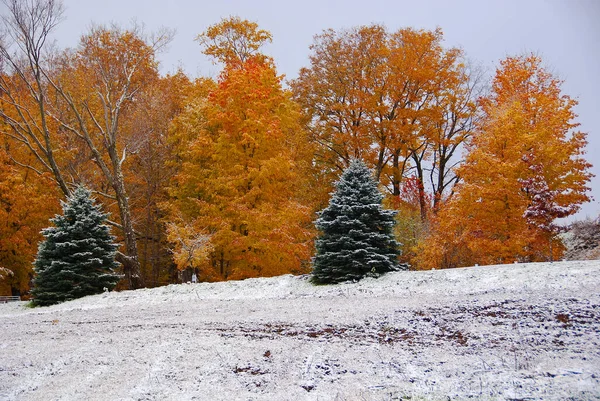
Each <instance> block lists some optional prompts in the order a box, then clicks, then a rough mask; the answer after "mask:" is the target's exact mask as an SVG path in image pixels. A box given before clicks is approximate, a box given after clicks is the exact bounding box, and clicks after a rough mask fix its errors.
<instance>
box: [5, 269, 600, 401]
mask: <svg viewBox="0 0 600 401" xmlns="http://www.w3.org/2000/svg"><path fill="white" fill-rule="evenodd" d="M469 398H470V399H477V400H487V399H501V400H505V399H506V400H565V399H572V400H591V399H600V261H588V262H562V263H554V264H519V265H504V266H485V267H473V268H465V269H454V270H444V271H426V272H397V273H393V274H389V275H387V276H384V277H382V278H380V279H377V280H375V279H366V280H364V281H362V282H360V283H355V284H341V285H335V286H322V287H314V286H312V285H311V284H309V283H308V282H307V277H293V276H281V277H276V278H269V279H252V280H245V281H237V282H227V283H214V284H183V285H171V286H168V287H162V288H157V289H147V290H138V291H128V292H120V293H116V292H113V293H105V294H102V295H98V296H93V297H87V298H84V299H80V300H76V301H72V302H67V303H65V304H61V305H56V306H53V307H47V308H36V309H28V308H26V307H25V304H24V303H13V304H0V400H193V399H195V400H396V399H401V400H404V399H411V400H430V399H431V400H436V399H439V400H448V399H451V400H455V399H469Z"/></svg>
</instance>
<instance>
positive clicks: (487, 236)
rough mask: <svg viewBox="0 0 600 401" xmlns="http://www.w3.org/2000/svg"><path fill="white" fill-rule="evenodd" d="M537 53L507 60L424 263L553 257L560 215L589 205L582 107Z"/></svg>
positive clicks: (556, 254) (487, 100)
mask: <svg viewBox="0 0 600 401" xmlns="http://www.w3.org/2000/svg"><path fill="white" fill-rule="evenodd" d="M560 85H561V82H560V81H559V80H558V79H556V78H555V77H554V76H552V74H550V73H549V72H548V71H547V70H546V69H545V68H543V66H542V61H541V59H540V58H539V57H537V56H533V55H530V56H522V57H510V58H507V59H505V60H503V61H502V62H501V66H500V68H499V69H498V70H497V72H496V76H495V79H494V82H493V86H492V93H491V95H490V96H489V97H487V98H484V99H482V101H481V103H482V106H483V110H484V112H485V118H484V119H483V121H482V122H481V125H480V129H479V132H478V133H477V134H476V135H475V136H474V137H473V140H472V142H471V143H470V145H469V148H468V154H467V157H466V162H465V164H464V165H463V166H462V167H461V168H460V169H459V175H460V177H461V179H462V182H461V183H460V184H459V186H458V188H457V192H456V194H455V196H454V197H453V198H452V199H451V200H450V201H449V203H448V204H447V205H446V206H445V207H444V209H443V210H442V211H441V212H440V213H439V215H438V216H437V219H436V224H435V230H434V233H432V235H431V236H430V237H429V238H428V240H426V241H425V242H424V244H423V247H422V250H423V254H422V255H421V257H420V258H419V261H420V266H421V267H423V268H427V267H457V266H466V265H471V264H474V263H479V264H493V263H511V262H513V261H541V260H553V259H556V258H557V257H559V256H560V255H561V252H562V248H561V245H560V241H558V239H557V238H556V235H557V233H558V232H559V229H558V227H557V226H556V225H555V224H554V220H555V219H557V218H562V217H567V216H570V215H572V214H574V213H575V212H577V210H578V209H579V205H581V203H583V202H586V201H588V200H589V198H588V196H587V195H586V191H587V190H588V188H587V186H586V185H587V183H588V182H589V179H590V177H591V173H590V172H589V171H588V170H589V167H590V164H589V163H588V162H586V161H585V159H584V158H583V153H584V147H585V145H586V140H585V137H586V135H585V134H584V133H582V132H579V131H577V130H576V128H577V126H578V124H577V123H575V122H574V119H575V118H576V115H575V113H574V112H573V107H574V106H575V105H576V104H577V103H576V101H575V100H573V99H571V98H570V97H569V96H566V95H563V94H562V93H561V90H560Z"/></svg>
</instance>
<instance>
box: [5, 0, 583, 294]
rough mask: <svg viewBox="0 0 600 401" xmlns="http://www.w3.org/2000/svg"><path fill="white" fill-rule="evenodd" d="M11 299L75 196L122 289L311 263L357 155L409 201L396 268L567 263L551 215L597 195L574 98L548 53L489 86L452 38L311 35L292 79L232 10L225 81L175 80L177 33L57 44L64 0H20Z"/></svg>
mask: <svg viewBox="0 0 600 401" xmlns="http://www.w3.org/2000/svg"><path fill="white" fill-rule="evenodd" d="M5 4H6V6H7V7H6V8H7V11H6V15H4V16H3V24H4V28H5V30H4V32H5V34H4V36H3V37H2V38H1V41H0V63H1V65H0V67H1V71H0V118H1V123H0V138H1V141H2V142H1V144H2V148H1V150H0V170H1V174H0V267H2V268H3V270H0V274H2V278H1V279H0V290H2V291H11V290H12V292H19V291H27V289H28V287H29V282H30V279H31V276H32V262H33V259H34V258H35V254H36V249H37V243H38V241H39V240H40V239H41V236H40V234H39V231H40V230H41V229H42V228H43V227H46V226H48V219H49V218H50V217H52V216H53V215H54V214H55V213H56V212H58V211H59V210H60V207H59V202H60V200H61V199H66V198H67V197H70V196H71V195H72V192H73V191H74V190H75V188H77V187H78V186H79V185H80V184H83V185H85V186H87V187H88V188H91V189H92V191H93V194H94V196H95V197H97V199H98V200H99V201H101V203H102V204H103V207H104V210H106V211H108V212H110V216H111V217H110V220H109V221H108V223H109V224H110V225H111V226H112V228H113V232H114V234H115V235H116V236H117V240H118V242H119V243H120V244H121V246H120V247H119V250H118V251H117V253H116V259H117V261H118V262H119V263H120V265H121V269H122V272H123V275H124V279H123V280H121V282H120V284H119V286H120V288H139V287H143V286H156V285H163V284H167V283H170V282H175V281H176V280H177V274H178V271H180V270H183V269H193V270H194V271H196V273H197V275H198V276H199V279H200V280H204V281H214V280H227V279H241V278H247V277H258V276H274V275H279V274H284V273H294V274H299V273H306V272H308V271H310V270H311V268H312V266H311V258H312V256H313V255H314V241H315V238H316V236H317V233H318V231H317V230H316V228H315V226H314V220H315V218H316V212H317V211H319V210H322V209H324V208H325V207H326V206H327V204H328V201H329V194H330V193H331V191H332V190H333V183H334V182H335V181H336V180H337V179H338V178H339V177H340V174H341V173H342V171H343V170H344V169H346V168H347V167H348V166H349V165H350V163H351V162H352V161H353V160H355V159H360V160H362V161H363V162H364V163H365V164H366V166H368V167H369V168H370V169H371V170H372V172H373V176H374V179H375V182H376V183H377V184H378V185H379V187H380V189H381V190H382V191H383V193H384V194H385V199H384V202H385V203H386V205H387V206H388V207H390V208H393V209H396V210H397V211H398V213H397V214H396V217H395V220H396V229H395V236H396V239H397V241H398V242H400V243H401V244H402V247H401V249H402V254H401V255H400V261H401V262H406V263H409V264H410V265H411V268H414V269H422V268H434V267H435V268H448V267H458V266H466V265H470V264H474V263H479V264H489V263H510V262H513V261H539V260H551V259H556V258H559V257H560V255H561V253H562V251H563V247H562V244H561V243H560V241H559V239H558V237H557V234H558V232H559V229H560V228H559V227H558V226H557V225H556V222H555V221H556V219H557V218H561V217H566V216H569V215H572V214H574V213H575V212H576V211H577V210H578V208H579V205H581V204H582V203H584V202H586V201H588V200H589V199H588V197H587V195H586V191H587V190H588V188H587V185H588V183H589V180H590V177H591V173H590V172H589V167H590V164H589V163H588V162H587V161H586V160H585V158H584V150H585V144H586V134H585V133H582V132H579V131H578V130H577V125H578V124H577V123H576V115H575V113H574V111H573V108H574V106H575V105H576V101H575V100H573V99H572V98H570V97H569V96H567V95H565V94H563V93H562V91H561V82H560V81H559V80H558V79H557V78H556V77H555V76H553V75H552V74H551V73H550V72H548V70H547V69H546V68H545V67H544V66H543V61H542V60H541V58H540V57H538V56H536V55H530V54H527V55H522V56H516V57H508V58H506V59H505V60H503V61H501V62H500V64H499V66H498V68H497V70H496V74H495V76H494V77H493V79H492V81H491V82H487V81H486V80H485V79H484V77H483V74H482V73H481V72H480V71H478V69H476V68H473V67H472V66H471V65H470V64H469V62H468V61H467V58H466V56H465V54H464V52H463V51H462V50H460V49H457V48H447V47H445V46H444V45H443V32H442V30H441V29H436V30H433V31H429V30H417V29H413V28H402V29H399V30H397V31H395V32H390V31H388V30H387V29H386V28H385V27H384V26H381V25H370V26H361V27H355V28H350V29H346V30H339V31H334V30H326V31H324V32H323V33H321V34H319V35H317V36H315V39H314V43H313V44H312V46H311V47H310V50H309V51H310V63H309V66H307V67H305V68H302V69H301V70H300V72H299V75H298V77H297V78H296V79H294V80H291V81H290V82H287V83H286V82H284V78H283V77H282V76H281V75H279V74H278V73H277V70H276V68H275V62H274V60H273V59H272V58H271V57H269V56H267V55H265V54H264V53H262V51H261V48H262V45H264V44H265V43H267V42H269V41H271V39H272V38H271V34H270V33H269V32H267V31H265V30H262V29H260V28H259V26H258V25H257V24H256V23H253V22H250V21H246V20H243V19H240V18H238V17H229V18H225V19H223V20H222V21H220V22H219V23H217V24H215V25H213V26H211V27H209V28H208V29H207V30H206V31H205V32H203V33H201V34H199V35H198V37H197V41H198V42H199V44H200V46H201V49H202V51H203V52H204V53H205V54H206V55H207V56H209V57H211V58H213V60H215V62H218V63H220V64H221V65H222V66H223V68H222V71H221V73H220V75H219V76H218V77H217V78H216V79H211V78H205V77H202V78H197V79H191V78H190V77H188V76H186V75H185V74H184V73H183V72H181V71H178V72H176V73H174V74H169V75H165V76H163V75H161V74H159V71H158V62H157V60H156V56H157V54H158V52H160V51H161V50H162V49H163V48H164V47H165V46H166V45H167V44H168V43H169V41H170V40H171V38H172V32H169V31H166V30H165V31H161V32H157V33H153V34H146V33H144V32H143V30H142V29H141V28H140V27H137V26H133V27H130V28H122V27H115V26H96V27H94V28H92V29H91V30H90V31H89V32H87V33H85V34H84V35H83V36H82V37H81V39H80V42H79V45H78V46H77V47H76V48H73V49H57V48H55V47H52V46H50V44H49V37H50V36H49V35H51V33H52V31H53V29H54V28H55V27H56V26H57V24H58V23H59V22H60V20H61V18H62V16H63V12H64V10H63V7H62V4H61V3H60V1H57V0H35V1H32V2H21V1H18V0H5Z"/></svg>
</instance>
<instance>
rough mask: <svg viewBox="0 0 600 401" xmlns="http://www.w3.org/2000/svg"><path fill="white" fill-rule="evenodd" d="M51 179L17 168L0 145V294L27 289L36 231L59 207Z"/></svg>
mask: <svg viewBox="0 0 600 401" xmlns="http://www.w3.org/2000/svg"><path fill="white" fill-rule="evenodd" d="M22 160H23V159H22ZM51 182H52V180H51V179H50V177H49V176H48V175H44V176H38V175H36V174H34V173H33V172H32V171H30V170H23V169H21V168H19V166H17V165H15V163H14V162H12V161H11V160H10V157H9V155H8V153H7V152H6V150H5V148H4V147H1V148H0V295H23V294H25V293H27V292H28V290H29V283H30V281H31V279H32V278H33V264H32V263H33V260H34V259H35V254H36V252H37V244H38V241H40V240H41V239H42V236H41V235H40V231H41V229H42V228H44V227H46V226H47V225H48V219H49V218H50V217H52V216H53V214H54V213H56V212H57V211H59V210H60V208H59V207H58V193H57V191H53V189H54V186H53V185H52V184H51Z"/></svg>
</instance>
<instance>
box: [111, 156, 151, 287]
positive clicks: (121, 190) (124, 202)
mask: <svg viewBox="0 0 600 401" xmlns="http://www.w3.org/2000/svg"><path fill="white" fill-rule="evenodd" d="M111 153H113V152H111ZM111 158H112V154H111ZM113 165H114V166H115V175H114V182H113V186H114V190H115V195H116V198H117V204H118V206H119V215H120V217H121V224H122V226H123V240H124V242H125V253H126V256H125V257H121V258H120V259H121V260H118V261H119V262H120V263H121V264H122V265H123V273H124V274H125V280H126V281H127V284H128V286H129V289H137V288H141V287H143V285H144V282H143V279H142V275H141V267H140V261H139V259H138V250H137V239H136V236H135V231H134V229H133V222H132V220H131V211H130V208H129V198H128V197H127V191H126V190H125V180H124V178H123V173H122V171H121V165H120V162H119V161H118V160H117V163H116V165H115V163H114V161H113Z"/></svg>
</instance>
